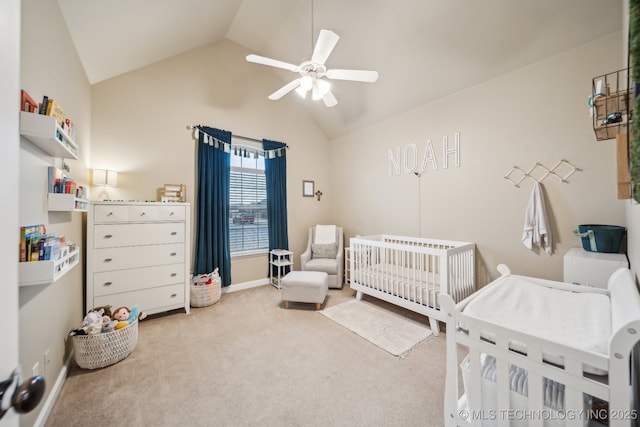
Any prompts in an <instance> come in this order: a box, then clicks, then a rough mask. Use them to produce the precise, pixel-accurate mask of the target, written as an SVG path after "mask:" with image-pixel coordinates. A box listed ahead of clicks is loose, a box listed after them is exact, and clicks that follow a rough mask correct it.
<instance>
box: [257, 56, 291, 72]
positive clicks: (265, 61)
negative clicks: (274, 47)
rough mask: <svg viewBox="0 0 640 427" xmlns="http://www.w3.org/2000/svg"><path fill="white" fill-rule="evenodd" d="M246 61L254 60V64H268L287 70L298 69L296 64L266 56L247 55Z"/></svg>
mask: <svg viewBox="0 0 640 427" xmlns="http://www.w3.org/2000/svg"><path fill="white" fill-rule="evenodd" d="M247 61H249V62H255V63H256V64H262V65H269V66H270V67H277V68H283V69H285V70H289V71H295V72H297V71H298V70H299V68H298V66H297V65H293V64H289V63H288V62H282V61H278V60H277V59H271V58H266V57H264V56H260V55H247Z"/></svg>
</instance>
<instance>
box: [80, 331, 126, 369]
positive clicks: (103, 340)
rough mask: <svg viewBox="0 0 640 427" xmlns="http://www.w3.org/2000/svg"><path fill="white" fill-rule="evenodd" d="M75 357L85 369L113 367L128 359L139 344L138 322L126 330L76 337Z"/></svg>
mask: <svg viewBox="0 0 640 427" xmlns="http://www.w3.org/2000/svg"><path fill="white" fill-rule="evenodd" d="M71 339H72V341H73V355H74V358H75V360H76V363H77V364H78V366H80V367H81V368H83V369H97V368H104V367H105V366H109V365H113V364H114V363H116V362H119V361H121V360H122V359H124V358H125V357H127V356H128V355H129V354H131V352H132V351H133V349H134V348H135V347H136V343H137V342H138V322H133V323H132V324H131V325H129V326H127V327H126V328H122V329H118V330H115V331H111V332H105V333H102V334H95V335H74V336H72V337H71Z"/></svg>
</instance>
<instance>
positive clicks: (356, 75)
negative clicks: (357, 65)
mask: <svg viewBox="0 0 640 427" xmlns="http://www.w3.org/2000/svg"><path fill="white" fill-rule="evenodd" d="M326 76H327V77H328V78H330V79H334V80H353V81H356V82H366V83H373V82H375V81H376V80H378V72H377V71H367V70H327V74H326Z"/></svg>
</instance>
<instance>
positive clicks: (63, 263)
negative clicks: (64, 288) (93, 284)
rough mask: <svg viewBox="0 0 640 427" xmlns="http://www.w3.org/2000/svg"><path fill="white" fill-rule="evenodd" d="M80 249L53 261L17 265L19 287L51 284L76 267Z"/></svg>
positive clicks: (77, 248)
mask: <svg viewBox="0 0 640 427" xmlns="http://www.w3.org/2000/svg"><path fill="white" fill-rule="evenodd" d="M79 261H80V248H79V247H77V246H76V249H75V250H74V251H73V252H69V253H68V254H67V255H66V256H64V257H62V258H60V259H58V260H55V261H33V262H21V263H18V267H19V269H18V278H19V283H20V286H33V285H46V284H48V283H53V282H55V281H57V280H58V279H60V278H61V277H62V276H64V275H65V274H67V273H68V272H69V270H71V269H72V268H73V267H75V266H76V265H78V262H79Z"/></svg>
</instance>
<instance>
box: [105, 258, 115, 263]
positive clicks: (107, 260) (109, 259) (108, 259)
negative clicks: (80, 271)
mask: <svg viewBox="0 0 640 427" xmlns="http://www.w3.org/2000/svg"><path fill="white" fill-rule="evenodd" d="M111 261H113V260H112V259H111V258H105V259H104V262H111Z"/></svg>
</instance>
